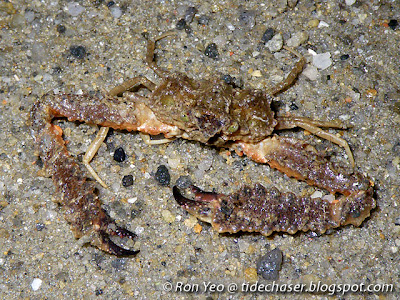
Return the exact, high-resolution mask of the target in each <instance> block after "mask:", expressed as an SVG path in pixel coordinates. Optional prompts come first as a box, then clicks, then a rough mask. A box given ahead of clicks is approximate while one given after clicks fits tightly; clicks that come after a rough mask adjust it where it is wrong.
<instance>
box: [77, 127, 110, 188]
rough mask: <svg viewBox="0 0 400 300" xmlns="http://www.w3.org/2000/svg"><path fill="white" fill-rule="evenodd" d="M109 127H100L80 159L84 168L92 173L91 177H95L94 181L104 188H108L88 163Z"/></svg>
mask: <svg viewBox="0 0 400 300" xmlns="http://www.w3.org/2000/svg"><path fill="white" fill-rule="evenodd" d="M109 129H110V128H109V127H100V129H99V132H97V135H96V137H95V138H94V140H93V141H92V143H91V144H90V145H89V147H88V149H87V150H86V153H85V156H84V157H83V159H82V162H83V164H84V165H85V167H86V169H87V170H88V171H89V173H90V175H92V176H93V178H94V179H96V181H97V182H98V183H100V184H101V186H102V187H104V188H106V189H107V188H108V186H107V184H106V183H105V182H104V181H103V180H102V179H101V178H100V176H99V175H97V173H96V171H95V170H94V169H93V168H92V166H91V165H90V161H91V160H92V159H93V157H94V156H95V155H96V153H97V151H98V150H99V148H100V146H101V144H102V143H103V142H104V140H105V139H106V137H107V133H108V131H109Z"/></svg>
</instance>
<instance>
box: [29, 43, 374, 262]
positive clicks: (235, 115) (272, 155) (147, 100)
mask: <svg viewBox="0 0 400 300" xmlns="http://www.w3.org/2000/svg"><path fill="white" fill-rule="evenodd" d="M164 36H166V35H164ZM164 36H161V37H160V38H162V37H164ZM160 38H159V39H160ZM154 48H155V42H154V41H149V42H148V46H147V54H146V62H147V64H148V65H149V66H150V67H151V68H152V69H153V70H154V71H155V73H156V74H157V75H159V76H160V77H161V79H162V81H161V83H160V84H159V85H156V84H154V83H153V82H151V81H150V80H148V79H146V78H145V77H141V76H139V77H135V78H133V79H130V80H128V81H126V82H124V83H123V84H122V85H120V86H117V87H116V88H114V89H112V90H111V91H110V92H109V93H108V94H104V93H100V94H97V95H90V94H83V95H73V94H46V95H44V96H43V97H42V98H41V99H40V100H38V101H37V102H36V103H35V105H34V106H33V108H32V111H31V120H32V134H33V136H34V139H35V142H36V150H37V153H38V155H39V156H40V157H41V159H42V161H43V163H44V171H45V172H46V173H47V174H48V175H49V176H52V178H53V181H54V183H55V185H56V186H57V189H58V190H59V191H60V192H61V194H62V199H61V204H62V205H63V207H64V211H65V218H66V220H67V221H68V222H69V223H70V224H71V227H72V230H73V232H74V233H75V236H76V237H77V238H79V237H82V236H84V235H89V236H90V242H91V244H93V245H94V246H97V247H99V248H100V249H102V250H104V251H106V252H109V253H111V254H115V255H132V254H136V253H137V251H132V250H128V249H124V248H122V247H120V246H118V245H116V244H115V243H114V242H112V241H111V239H110V236H111V235H118V236H120V237H128V238H131V239H134V238H135V235H134V234H133V233H131V232H130V231H128V230H126V229H123V228H121V227H119V226H118V225H116V224H115V222H114V221H113V220H112V219H111V218H110V217H109V216H108V214H107V213H106V212H105V211H104V209H103V208H102V207H101V202H100V200H99V198H98V196H97V194H96V193H95V184H94V182H92V181H88V180H87V178H86V175H85V172H84V171H83V170H81V168H80V167H79V165H78V163H77V161H76V159H74V158H73V157H71V156H70V154H69V153H68V151H67V149H66V147H65V143H64V141H63V139H62V132H61V130H60V128H59V127H58V126H56V125H54V124H52V120H53V119H54V118H57V117H67V118H68V120H70V121H81V122H86V123H90V124H97V125H100V126H105V127H111V128H114V129H121V130H128V131H140V132H142V133H146V134H149V135H158V134H164V136H165V138H168V139H169V138H179V137H180V138H184V139H190V140H195V141H199V142H201V143H204V144H207V145H211V146H216V147H225V148H228V149H231V150H234V151H236V152H237V153H239V154H241V155H242V154H246V155H248V156H249V157H251V158H252V159H253V160H255V161H257V162H260V163H268V164H269V165H270V166H272V167H274V168H277V169H279V170H281V171H283V172H285V173H286V174H287V175H288V176H291V177H295V178H297V179H299V180H304V181H306V182H307V183H309V184H312V185H316V186H319V187H321V188H324V189H326V190H328V191H330V192H332V193H338V194H340V195H341V196H340V198H339V200H338V203H340V204H335V203H333V204H330V203H328V202H326V201H325V200H322V199H317V200H313V201H311V200H304V199H303V198H299V197H296V196H294V195H293V194H280V193H279V192H277V191H276V190H275V189H272V190H269V191H268V190H266V189H265V188H264V187H262V186H261V185H256V186H255V187H254V188H247V187H246V188H243V189H242V190H241V191H239V192H238V193H236V194H234V195H230V196H229V195H214V194H212V196H210V195H211V194H209V193H205V194H206V195H208V196H207V197H204V196H203V195H204V193H203V194H202V193H201V192H200V191H199V190H197V191H196V193H197V196H196V199H195V200H190V199H186V198H184V197H183V196H182V195H181V194H180V193H179V190H178V189H177V188H174V196H175V198H176V199H177V201H178V202H179V203H180V204H181V205H182V207H183V208H185V209H186V210H188V211H189V212H191V213H194V214H196V215H197V216H199V217H200V218H202V219H204V220H206V221H209V222H211V223H212V224H213V226H214V227H215V228H216V229H217V230H219V231H220V232H225V231H227V232H237V231H239V230H243V231H259V232H262V233H263V234H269V233H270V232H271V231H273V230H278V231H287V232H289V233H293V232H295V231H297V230H308V229H311V230H318V231H320V232H324V231H325V230H326V229H327V228H329V227H337V226H339V225H345V224H348V223H351V224H354V225H359V224H360V223H361V222H362V220H363V219H364V218H366V217H367V216H368V215H369V211H370V210H371V209H373V208H374V207H375V201H374V199H373V197H372V189H373V183H372V182H371V181H370V180H369V179H368V178H366V177H365V176H363V175H362V174H360V173H357V172H349V171H345V170H344V169H342V168H340V167H338V166H336V165H334V164H332V163H330V162H329V161H327V160H326V159H325V158H324V157H323V156H322V155H320V154H318V153H317V152H316V151H315V149H314V148H313V147H312V146H310V145H308V144H306V143H304V142H301V141H297V140H294V139H289V138H281V137H279V136H276V135H272V136H271V134H272V133H273V131H275V130H280V129H289V128H293V127H301V128H304V129H306V130H308V131H310V132H312V133H314V134H315V135H318V136H320V137H323V138H327V139H329V140H331V141H333V142H335V143H337V144H339V145H341V146H343V147H344V148H345V149H346V152H347V154H348V156H349V159H350V161H351V162H352V163H353V160H352V156H351V151H350V148H349V147H348V145H347V143H346V142H345V141H344V140H342V139H338V138H337V137H336V136H334V135H333V134H329V133H327V132H324V131H322V130H321V129H320V127H332V128H343V129H345V128H346V126H344V125H343V124H342V123H340V122H337V121H333V122H322V121H315V120H311V119H308V118H303V117H287V116H285V117H283V116H282V117H279V116H278V117H276V116H275V115H274V112H273V111H272V110H271V107H270V104H271V101H272V99H273V95H274V94H276V93H278V92H279V91H281V90H284V89H286V88H287V87H288V86H290V84H292V82H293V80H294V79H295V78H296V77H297V75H298V74H299V73H300V72H301V70H302V68H303V65H304V63H305V61H304V59H303V58H300V60H299V62H298V63H297V64H296V66H295V67H294V69H293V70H292V72H291V73H290V74H289V75H288V77H287V79H286V80H284V81H283V82H282V83H281V84H279V85H277V86H276V87H273V88H272V89H270V90H269V91H267V92H263V91H257V90H248V89H239V88H236V87H233V86H231V85H229V84H227V83H225V82H224V81H223V80H220V79H211V80H201V81H195V80H193V79H191V78H189V77H187V76H186V75H184V74H181V73H170V72H167V71H165V70H162V69H161V68H159V67H158V66H157V65H156V63H155V62H154ZM140 87H144V88H146V89H148V90H149V91H150V92H151V93H150V94H149V95H148V96H146V97H144V96H140V95H139V94H138V93H136V92H134V91H135V90H137V89H138V88H140ZM204 199H207V201H206V202H204ZM205 204H206V205H205ZM285 205H288V206H287V208H284V207H283V206H285ZM205 206H206V207H205ZM250 207H252V208H251V209H250ZM298 207H299V208H298ZM206 211H207V213H208V214H207V217H205V212H206ZM264 211H265V213H262V212H264ZM267 212H268V213H267ZM316 218H317V219H318V220H319V219H321V220H322V219H323V220H324V221H321V222H320V223H318V221H317V220H314V219H316ZM263 219H264V221H263ZM305 220H307V222H308V225H304V224H303V223H306V221H305ZM271 222H272V223H271ZM277 223H285V224H286V225H284V226H278V225H277ZM314 223H318V224H319V225H310V224H314ZM250 224H253V225H250Z"/></svg>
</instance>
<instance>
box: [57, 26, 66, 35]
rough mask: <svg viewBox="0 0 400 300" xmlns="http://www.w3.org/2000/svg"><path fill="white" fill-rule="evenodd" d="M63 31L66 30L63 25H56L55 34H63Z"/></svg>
mask: <svg viewBox="0 0 400 300" xmlns="http://www.w3.org/2000/svg"><path fill="white" fill-rule="evenodd" d="M65 30H67V29H66V28H65V26H64V25H61V24H58V25H57V32H58V33H64V32H65Z"/></svg>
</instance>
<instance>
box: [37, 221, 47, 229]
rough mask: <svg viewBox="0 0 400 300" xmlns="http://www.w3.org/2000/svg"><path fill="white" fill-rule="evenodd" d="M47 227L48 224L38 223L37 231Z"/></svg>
mask: <svg viewBox="0 0 400 300" xmlns="http://www.w3.org/2000/svg"><path fill="white" fill-rule="evenodd" d="M45 227H46V225H44V224H43V223H37V224H36V230H37V231H42V230H43V229H44V228H45Z"/></svg>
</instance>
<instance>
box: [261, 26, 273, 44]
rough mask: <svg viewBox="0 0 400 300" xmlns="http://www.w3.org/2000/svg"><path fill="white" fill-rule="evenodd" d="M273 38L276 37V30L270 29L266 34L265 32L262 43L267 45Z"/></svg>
mask: <svg viewBox="0 0 400 300" xmlns="http://www.w3.org/2000/svg"><path fill="white" fill-rule="evenodd" d="M273 36H274V29H273V28H268V29H267V30H265V32H264V34H263V36H262V38H261V41H262V42H263V43H266V42H268V41H269V40H271V39H272V37H273Z"/></svg>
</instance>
